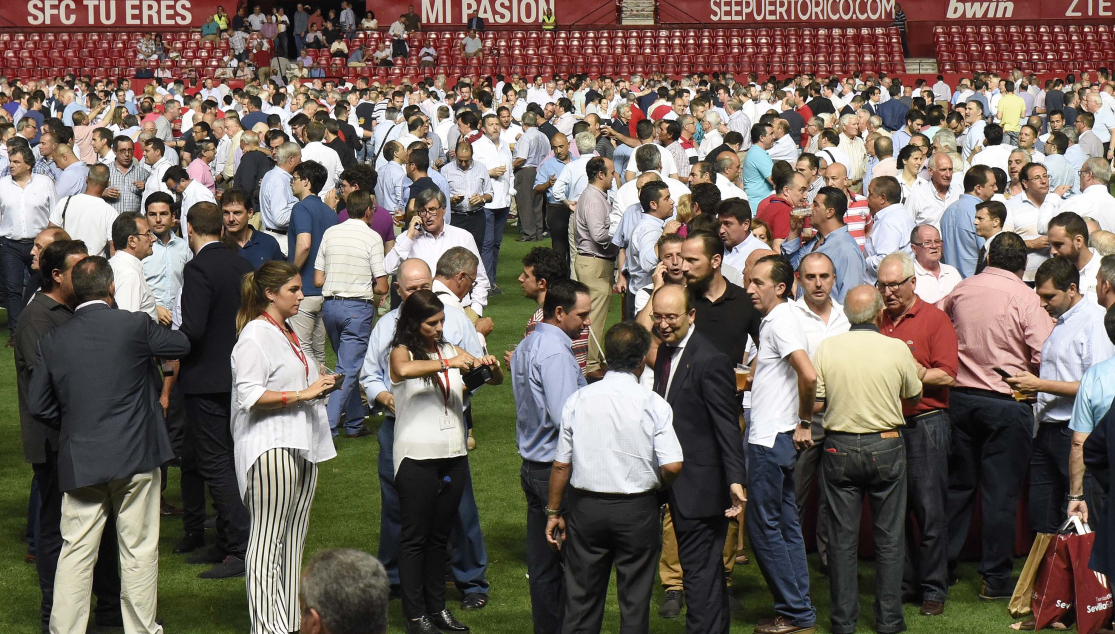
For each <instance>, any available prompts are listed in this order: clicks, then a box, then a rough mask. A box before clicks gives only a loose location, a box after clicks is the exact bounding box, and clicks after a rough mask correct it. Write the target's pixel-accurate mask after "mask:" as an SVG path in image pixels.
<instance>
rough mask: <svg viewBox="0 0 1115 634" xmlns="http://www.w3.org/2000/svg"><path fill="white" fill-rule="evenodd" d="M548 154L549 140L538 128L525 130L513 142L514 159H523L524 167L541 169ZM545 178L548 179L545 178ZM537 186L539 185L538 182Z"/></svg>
mask: <svg viewBox="0 0 1115 634" xmlns="http://www.w3.org/2000/svg"><path fill="white" fill-rule="evenodd" d="M549 153H550V140H549V139H547V138H546V135H545V134H542V131H541V130H539V129H538V128H527V129H526V131H524V132H523V135H522V136H520V137H519V140H518V141H516V142H515V158H517V159H520V158H521V159H524V160H525V161H526V162H525V163H523V166H524V167H535V168H537V167H541V165H542V163H544V162H546V161H547V159H546V156H547V155H548V154H549ZM546 178H549V176H547V177H546ZM538 184H541V182H539V183H538Z"/></svg>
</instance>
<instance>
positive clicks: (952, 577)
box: [947, 570, 960, 586]
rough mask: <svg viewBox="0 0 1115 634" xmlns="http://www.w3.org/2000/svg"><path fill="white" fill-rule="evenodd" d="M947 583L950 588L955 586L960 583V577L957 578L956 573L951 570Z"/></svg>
mask: <svg viewBox="0 0 1115 634" xmlns="http://www.w3.org/2000/svg"><path fill="white" fill-rule="evenodd" d="M947 581H948V584H949V586H955V585H956V584H957V583H959V582H960V577H959V576H957V574H956V573H955V572H953V571H951V570H950V571H949V573H948V580H947Z"/></svg>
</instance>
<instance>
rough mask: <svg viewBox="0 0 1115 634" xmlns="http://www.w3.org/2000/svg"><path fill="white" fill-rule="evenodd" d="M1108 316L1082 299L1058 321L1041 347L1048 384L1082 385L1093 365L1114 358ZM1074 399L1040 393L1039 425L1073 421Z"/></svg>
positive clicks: (1087, 300) (1037, 409)
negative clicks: (1051, 382) (1078, 382)
mask: <svg viewBox="0 0 1115 634" xmlns="http://www.w3.org/2000/svg"><path fill="white" fill-rule="evenodd" d="M1105 314H1107V311H1105V310H1104V309H1103V308H1102V307H1101V306H1100V305H1099V304H1096V303H1094V302H1092V301H1091V300H1089V299H1082V300H1080V301H1079V302H1077V304H1076V306H1073V307H1072V308H1070V309H1068V311H1066V312H1065V314H1063V315H1061V316H1060V317H1058V318H1057V324H1056V325H1055V326H1053V332H1051V333H1050V334H1049V337H1047V338H1046V339H1045V343H1043V344H1042V346H1041V369H1040V376H1041V378H1043V379H1045V380H1047V381H1067V382H1074V381H1079V380H1081V378H1082V377H1083V376H1084V372H1085V371H1086V370H1087V369H1088V368H1090V367H1091V366H1092V365H1093V364H1095V363H1098V362H1100V361H1106V360H1107V359H1110V358H1111V357H1112V356H1113V355H1115V345H1113V344H1112V343H1111V340H1110V339H1108V337H1107V331H1106V330H1105V329H1104V327H1103V317H1104V315H1105ZM1078 396H1079V395H1078ZM1075 398H1076V397H1072V396H1060V395H1057V394H1049V393H1048V392H1038V404H1037V407H1036V408H1035V409H1034V414H1035V416H1036V417H1037V420H1038V422H1039V423H1064V422H1068V420H1069V419H1071V418H1072V413H1073V401H1074V400H1075ZM1109 404H1110V403H1109Z"/></svg>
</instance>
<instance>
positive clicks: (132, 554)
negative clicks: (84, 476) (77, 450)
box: [50, 469, 163, 634]
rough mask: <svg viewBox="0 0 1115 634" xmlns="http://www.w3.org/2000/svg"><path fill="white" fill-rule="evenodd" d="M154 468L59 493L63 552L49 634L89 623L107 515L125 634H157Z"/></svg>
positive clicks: (66, 633) (74, 633)
mask: <svg viewBox="0 0 1115 634" xmlns="http://www.w3.org/2000/svg"><path fill="white" fill-rule="evenodd" d="M160 481H161V474H160V473H159V470H158V469H154V470H152V471H148V472H146V473H137V474H136V475H134V476H132V477H131V478H128V479H124V480H113V481H112V482H108V483H105V484H98V485H94V486H89V487H82V488H80V489H74V490H73V491H68V492H66V494H65V495H64V496H63V497H62V525H61V528H62V552H61V553H60V554H59V556H58V572H57V573H56V575H55V581H54V608H53V610H52V611H51V614H50V632H51V634H83V633H84V632H85V629H86V625H87V623H88V621H89V600H90V594H91V592H92V589H93V565H94V564H95V563H96V561H97V551H98V549H99V546H100V542H101V533H102V532H103V531H104V527H105V521H106V519H107V518H108V514H109V513H114V514H115V515H116V533H117V541H118V543H119V546H120V607H121V612H122V613H123V616H124V632H125V633H126V634H161V633H162V631H163V628H162V626H161V625H159V624H157V623H155V611H156V608H157V607H158V582H159V496H160Z"/></svg>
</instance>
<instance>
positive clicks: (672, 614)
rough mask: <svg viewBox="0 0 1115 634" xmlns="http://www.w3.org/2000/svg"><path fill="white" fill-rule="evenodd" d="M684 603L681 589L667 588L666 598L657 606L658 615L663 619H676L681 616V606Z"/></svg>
mask: <svg viewBox="0 0 1115 634" xmlns="http://www.w3.org/2000/svg"><path fill="white" fill-rule="evenodd" d="M684 603H685V595H683V594H682V593H681V590H667V591H666V598H665V599H663V600H662V605H659V606H658V616H660V617H662V618H664V619H676V618H678V617H679V616H681V606H682V605H683V604H684Z"/></svg>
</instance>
